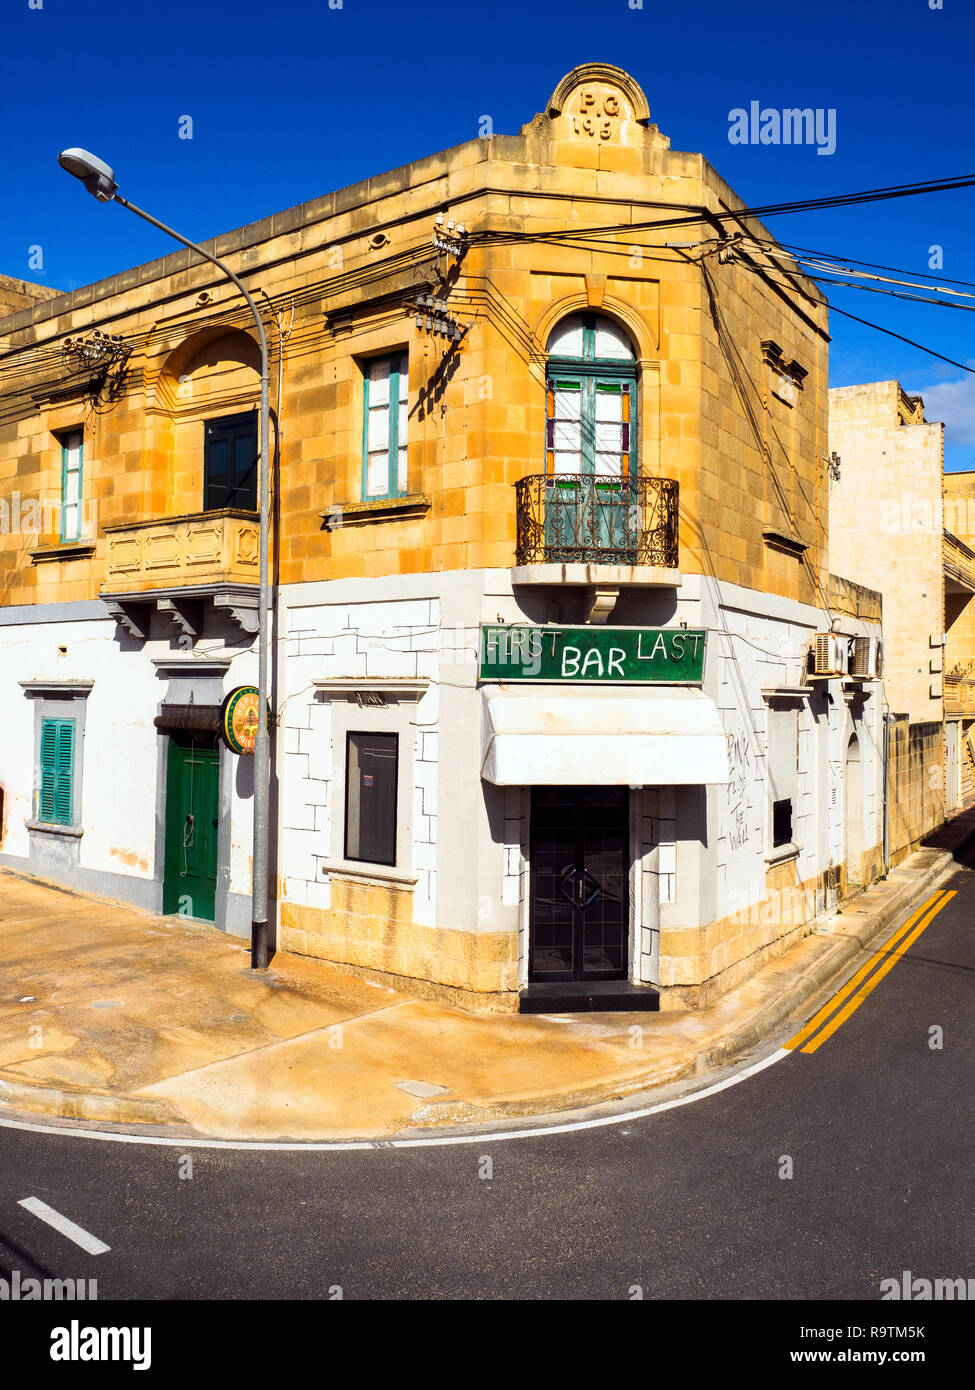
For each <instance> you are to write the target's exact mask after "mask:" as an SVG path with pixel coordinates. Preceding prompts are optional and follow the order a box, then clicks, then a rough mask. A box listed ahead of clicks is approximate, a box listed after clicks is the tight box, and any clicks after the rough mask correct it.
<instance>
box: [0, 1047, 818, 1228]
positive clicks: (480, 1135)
mask: <svg viewBox="0 0 975 1390" xmlns="http://www.w3.org/2000/svg"><path fill="white" fill-rule="evenodd" d="M794 1055H795V1054H794V1053H793V1052H790V1050H789V1049H788V1048H787V1047H780V1048H778V1049H777V1051H775V1052H772V1053H770V1055H769V1056H768V1057H764V1058H763V1059H762V1061H760V1062H753V1063H752V1065H751V1066H750V1067H744V1068H743V1069H742V1070H741V1071H739V1072H735V1074H734V1075H733V1076H728V1077H726V1078H725V1079H724V1081H716V1082H715V1083H714V1084H713V1085H712V1086H705V1087H704V1088H703V1089H702V1090H700V1091H692V1092H691V1093H690V1095H686V1096H678V1097H677V1098H676V1099H675V1100H665V1101H661V1102H660V1103H659V1104H657V1105H647V1106H644V1107H642V1108H641V1109H639V1110H627V1111H626V1112H624V1113H623V1114H619V1115H600V1116H598V1117H597V1118H595V1119H592V1120H568V1121H566V1123H565V1124H556V1125H535V1126H534V1127H529V1128H526V1129H510V1130H492V1129H482V1130H479V1131H478V1132H477V1133H476V1134H453V1135H446V1134H444V1135H436V1136H431V1137H430V1138H429V1139H427V1138H422V1139H345V1140H343V1139H330V1140H309V1141H308V1142H307V1143H303V1142H302V1141H301V1140H300V1139H239V1140H238V1139H190V1138H182V1139H181V1138H171V1137H170V1136H169V1135H167V1134H113V1133H112V1132H111V1131H110V1130H100V1129H69V1128H68V1127H67V1126H66V1125H41V1124H31V1123H30V1122H29V1121H27V1120H7V1119H2V1118H0V1129H20V1130H26V1131H28V1132H29V1133H31V1134H61V1135H65V1136H67V1137H69V1138H75V1139H102V1140H104V1141H106V1142H107V1143H114V1144H153V1145H156V1146H157V1147H159V1146H162V1147H165V1148H173V1147H176V1148H181V1149H255V1150H259V1151H261V1152H264V1153H289V1152H299V1153H334V1152H336V1151H341V1150H343V1149H426V1148H451V1147H453V1146H454V1145H457V1144H484V1143H486V1142H488V1141H490V1142H491V1143H499V1142H500V1141H501V1140H509V1139H544V1138H547V1137H549V1136H550V1135H553V1134H575V1133H577V1132H578V1131H579V1130H583V1129H606V1128H608V1127H609V1126H612V1125H622V1124H626V1123H628V1122H629V1121H631V1120H643V1119H646V1118H647V1117H648V1116H649V1115H660V1114H662V1113H663V1112H664V1111H665V1110H677V1109H679V1108H680V1107H681V1106H682V1105H693V1104H694V1102H695V1101H699V1100H706V1099H707V1097H708V1096H716V1095H717V1094H718V1093H719V1091H726V1090H728V1088H729V1087H731V1086H737V1085H738V1084H739V1082H741V1081H747V1080H748V1078H749V1077H751V1076H756V1075H757V1074H758V1072H760V1071H764V1070H765V1069H766V1067H771V1066H772V1065H774V1063H776V1062H781V1061H783V1060H784V1059H785V1058H786V1057H793V1056H794ZM29 1200H32V1201H33V1200H34V1199H33V1198H31V1199H29ZM61 1219H62V1220H64V1218H63V1217H62V1218H61ZM75 1229H76V1230H77V1229H78V1228H77V1227H75Z"/></svg>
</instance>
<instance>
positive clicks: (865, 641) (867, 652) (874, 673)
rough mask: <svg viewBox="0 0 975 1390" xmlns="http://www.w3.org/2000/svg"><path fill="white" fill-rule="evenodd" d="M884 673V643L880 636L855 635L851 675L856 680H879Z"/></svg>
mask: <svg viewBox="0 0 975 1390" xmlns="http://www.w3.org/2000/svg"><path fill="white" fill-rule="evenodd" d="M883 673H884V644H883V642H882V641H881V640H880V638H879V637H854V639H853V660H852V662H851V670H850V675H851V676H853V677H855V679H856V680H861V681H879V680H880V678H881V676H882V675H883Z"/></svg>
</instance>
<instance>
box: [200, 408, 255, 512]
mask: <svg viewBox="0 0 975 1390" xmlns="http://www.w3.org/2000/svg"><path fill="white" fill-rule="evenodd" d="M257 452H258V451H257V415H256V413H255V412H254V411H252V410H251V411H248V412H247V414H246V415H227V416H225V417H224V418H223V419H221V420H207V421H205V423H204V426H203V510H204V511H205V512H216V511H222V510H223V508H224V507H239V508H241V509H242V510H243V511H248V512H256V511H257Z"/></svg>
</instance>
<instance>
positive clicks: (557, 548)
mask: <svg viewBox="0 0 975 1390" xmlns="http://www.w3.org/2000/svg"><path fill="white" fill-rule="evenodd" d="M515 491H516V497H517V528H518V529H517V542H516V544H517V563H518V564H519V565H534V564H547V563H552V562H555V563H559V562H561V563H563V564H574V563H576V564H577V563H584V564H611V565H655V566H659V567H661V568H665V569H674V568H676V566H677V555H678V546H677V502H678V489H677V482H676V480H675V479H673V478H640V477H637V478H619V477H616V478H614V477H611V476H604V475H601V474H592V473H556V474H545V473H539V474H535V475H533V476H531V477H528V478H521V479H519V481H518V482H517V483H515Z"/></svg>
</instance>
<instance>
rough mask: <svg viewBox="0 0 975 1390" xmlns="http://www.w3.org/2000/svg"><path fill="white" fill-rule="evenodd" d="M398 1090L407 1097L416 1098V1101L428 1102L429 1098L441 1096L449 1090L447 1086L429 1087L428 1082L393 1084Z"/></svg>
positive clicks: (400, 1082) (399, 1082) (398, 1082)
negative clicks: (403, 1092)
mask: <svg viewBox="0 0 975 1390" xmlns="http://www.w3.org/2000/svg"><path fill="white" fill-rule="evenodd" d="M394 1084H395V1086H396V1087H397V1089H398V1090H400V1091H405V1092H406V1094H407V1095H409V1096H416V1098H417V1100H429V1099H430V1097H431V1096H442V1095H443V1094H444V1092H445V1091H447V1090H448V1089H449V1088H448V1087H447V1086H431V1085H430V1082H429V1081H397V1082H395V1083H394Z"/></svg>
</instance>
